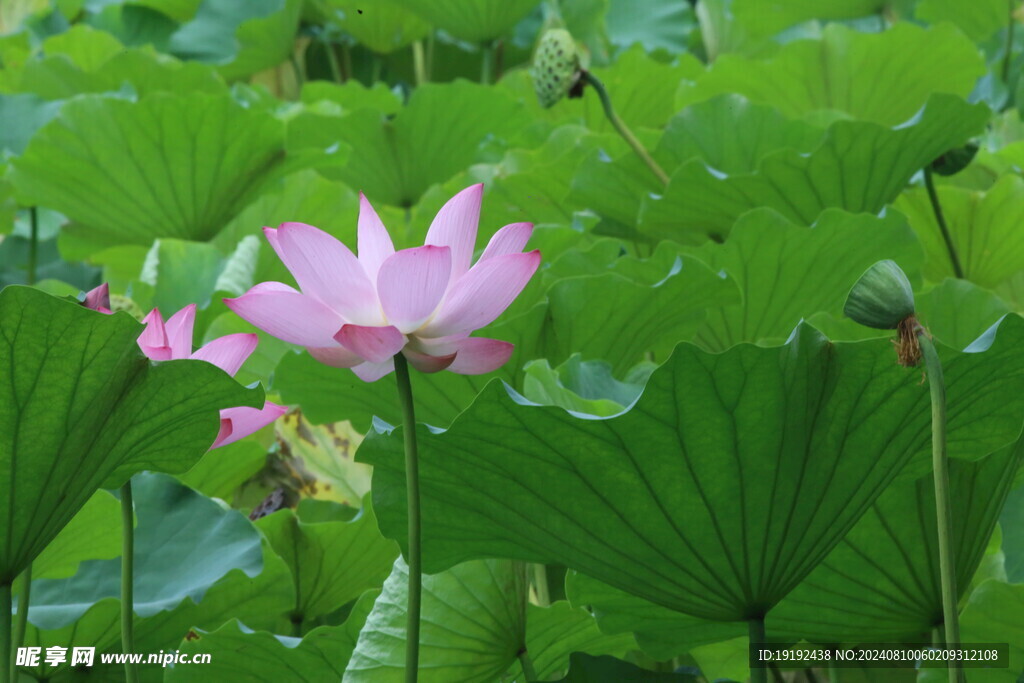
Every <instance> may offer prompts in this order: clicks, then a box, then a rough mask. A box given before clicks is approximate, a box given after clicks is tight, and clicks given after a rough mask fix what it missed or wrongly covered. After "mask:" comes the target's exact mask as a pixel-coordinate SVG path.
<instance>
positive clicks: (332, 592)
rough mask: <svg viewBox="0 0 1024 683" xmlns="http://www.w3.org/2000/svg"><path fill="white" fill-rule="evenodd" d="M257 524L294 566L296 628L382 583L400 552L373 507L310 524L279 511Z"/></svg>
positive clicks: (279, 552)
mask: <svg viewBox="0 0 1024 683" xmlns="http://www.w3.org/2000/svg"><path fill="white" fill-rule="evenodd" d="M338 507H340V506H338ZM257 526H258V527H259V529H260V530H261V531H262V532H263V533H264V534H265V535H266V537H267V539H268V540H269V541H270V544H271V546H273V548H274V550H275V551H276V552H277V553H278V554H279V555H280V556H281V557H282V558H283V559H284V561H285V562H286V563H287V564H288V568H289V569H291V572H292V578H293V581H294V582H295V605H294V608H293V610H292V613H291V615H290V618H291V620H292V623H293V624H295V625H296V628H301V626H302V625H303V624H304V623H307V622H311V621H312V620H314V619H316V618H317V617H319V616H321V615H324V614H328V613H330V612H333V611H334V610H336V609H338V608H340V607H342V606H343V605H345V604H346V603H348V602H349V601H351V600H355V599H356V598H357V597H359V595H360V594H361V593H362V592H363V591H365V590H368V589H370V588H376V587H377V586H379V585H380V584H381V583H383V581H384V579H386V578H387V576H388V574H389V572H390V571H391V564H392V562H394V560H395V557H397V556H398V548H397V546H395V544H394V542H392V541H388V540H386V539H384V538H383V537H382V536H381V535H380V532H379V531H377V520H376V519H374V517H373V510H372V509H371V508H370V506H369V505H365V506H363V509H362V512H361V513H360V514H359V516H358V517H357V518H356V519H354V520H352V521H342V520H339V521H318V522H307V521H302V520H301V519H299V517H298V516H297V515H296V514H295V513H294V512H292V511H291V510H279V511H278V512H275V513H274V514H272V515H269V516H267V517H263V518H262V519H260V520H259V521H258V522H257Z"/></svg>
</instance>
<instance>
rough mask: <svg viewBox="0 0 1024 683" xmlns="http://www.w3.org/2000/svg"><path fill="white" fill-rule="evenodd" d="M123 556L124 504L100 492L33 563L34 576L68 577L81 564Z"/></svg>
mask: <svg viewBox="0 0 1024 683" xmlns="http://www.w3.org/2000/svg"><path fill="white" fill-rule="evenodd" d="M120 554H121V504H120V503H118V502H117V499H116V498H114V497H113V496H112V495H110V493H109V492H107V491H97V492H96V493H94V494H93V496H92V498H90V499H89V500H88V501H87V502H86V503H85V505H84V506H83V507H82V509H81V510H79V511H78V514H76V515H75V516H74V517H72V518H71V521H70V522H68V524H67V526H65V527H64V529H63V530H62V531H61V532H60V533H59V534H57V538H55V539H53V540H52V541H50V543H49V544H48V545H47V546H46V549H45V550H43V552H41V553H40V554H39V556H38V557H36V559H34V560H33V561H32V576H33V577H34V578H37V579H61V578H66V577H68V576H73V575H74V574H75V572H76V571H77V570H78V566H79V563H80V562H83V561H85V560H105V559H110V558H114V557H118V556H120Z"/></svg>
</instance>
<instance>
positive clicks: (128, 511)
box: [121, 479, 139, 683]
mask: <svg viewBox="0 0 1024 683" xmlns="http://www.w3.org/2000/svg"><path fill="white" fill-rule="evenodd" d="M133 511H134V508H133V506H132V480H131V479H129V480H128V481H126V482H125V483H124V485H123V486H122V487H121V535H122V542H121V651H122V652H124V653H125V654H128V653H131V652H135V632H134V628H135V627H134V625H133V623H132V622H133V620H134V616H135V611H134V610H135V599H134V597H133V593H134V588H135V583H134V581H135V575H134V570H133V566H134V561H135V517H134V514H133ZM124 676H125V680H126V681H128V683H138V680H139V672H138V670H137V669H136V668H135V664H133V663H131V662H125V664H124Z"/></svg>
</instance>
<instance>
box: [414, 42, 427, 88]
mask: <svg viewBox="0 0 1024 683" xmlns="http://www.w3.org/2000/svg"><path fill="white" fill-rule="evenodd" d="M412 66H413V71H415V73H416V85H423V84H424V83H426V82H427V64H426V57H425V56H424V54H423V41H422V40H414V41H413V43H412Z"/></svg>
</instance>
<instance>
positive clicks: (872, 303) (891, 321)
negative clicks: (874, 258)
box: [843, 261, 914, 330]
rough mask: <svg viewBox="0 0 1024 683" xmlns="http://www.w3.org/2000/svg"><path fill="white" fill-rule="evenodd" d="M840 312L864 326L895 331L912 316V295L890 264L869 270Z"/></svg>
mask: <svg viewBox="0 0 1024 683" xmlns="http://www.w3.org/2000/svg"><path fill="white" fill-rule="evenodd" d="M843 313H845V314H846V315H847V316H848V317H850V318H851V319H853V320H855V321H856V322H858V323H860V324H861V325H866V326H867V327H873V328H875V329H878V330H895V329H896V328H898V327H899V325H900V323H901V322H903V321H904V320H906V319H907V318H911V317H913V315H914V292H913V290H912V289H911V288H910V282H909V281H908V280H907V276H906V275H904V274H903V271H902V270H901V269H900V267H899V266H898V265H896V264H895V263H894V262H893V261H879V262H878V263H876V264H875V265H873V266H871V267H870V268H868V269H867V270H866V271H865V272H864V274H863V275H861V276H860V279H859V280H857V283H856V284H855V285H854V286H853V289H851V290H850V293H849V294H848V295H847V297H846V305H845V306H844V307H843Z"/></svg>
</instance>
